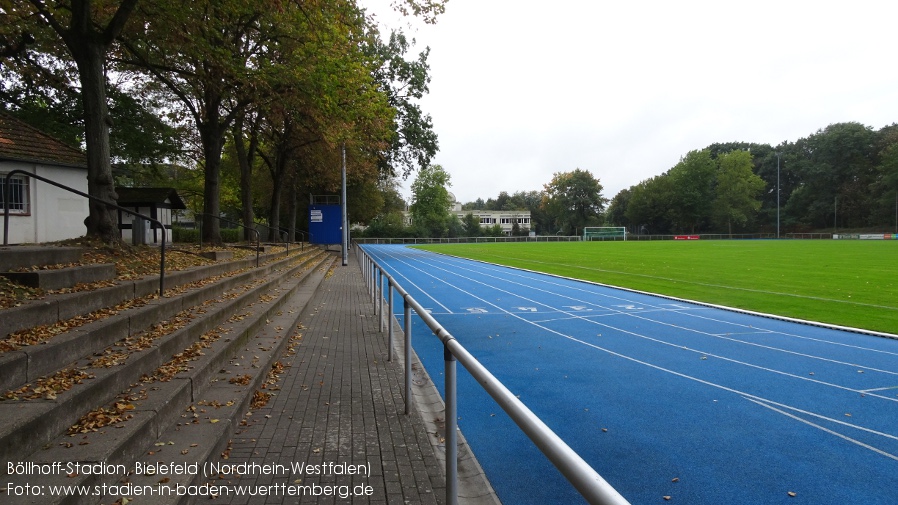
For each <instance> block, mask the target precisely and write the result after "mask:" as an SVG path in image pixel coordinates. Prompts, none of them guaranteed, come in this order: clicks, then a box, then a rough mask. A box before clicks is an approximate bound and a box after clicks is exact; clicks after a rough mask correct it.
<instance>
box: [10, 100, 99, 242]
mask: <svg viewBox="0 0 898 505" xmlns="http://www.w3.org/2000/svg"><path fill="white" fill-rule="evenodd" d="M13 170H24V171H25V172H28V173H31V174H34V175H37V176H41V177H45V178H47V179H50V180H52V181H53V182H56V183H59V184H62V185H65V186H68V187H71V188H73V189H76V190H78V191H81V192H82V193H87V157H86V156H85V154H84V153H83V152H81V151H80V150H78V149H75V148H73V147H69V146H68V145H66V144H64V143H62V142H60V141H59V140H56V139H54V138H52V137H50V136H48V135H46V134H44V133H42V132H40V131H39V130H37V129H35V128H32V127H31V126H29V125H28V124H26V123H23V122H22V121H19V120H18V119H15V118H13V117H12V116H8V115H6V114H2V113H0V218H3V217H4V216H3V201H2V200H3V194H4V193H3V189H4V188H3V186H4V185H5V182H4V181H5V178H6V175H7V174H8V173H9V172H12V171H13ZM9 186H10V187H9V190H10V198H9V209H10V210H9V232H8V233H9V235H8V240H9V243H10V244H23V243H41V242H54V241H58V240H65V239H69V238H76V237H80V236H83V235H84V234H85V232H86V231H87V229H86V227H85V225H84V220H85V218H87V215H88V212H89V210H88V200H87V198H84V197H82V196H79V195H76V194H74V193H71V192H68V191H66V190H63V189H60V188H57V187H55V186H52V185H50V184H47V183H45V182H42V181H39V180H37V179H34V178H33V177H28V176H26V175H22V174H16V175H13V176H12V177H11V178H10V181H9Z"/></svg>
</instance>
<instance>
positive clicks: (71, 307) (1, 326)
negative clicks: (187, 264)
mask: <svg viewBox="0 0 898 505" xmlns="http://www.w3.org/2000/svg"><path fill="white" fill-rule="evenodd" d="M281 256H286V255H285V253H283V252H279V253H274V254H269V255H266V256H263V257H262V258H261V259H262V260H264V261H269V262H270V261H272V260H273V259H274V258H277V257H281ZM255 262H256V260H255V258H246V259H242V260H237V261H230V262H224V263H216V264H213V265H206V266H200V267H194V268H189V269H186V270H179V271H174V272H166V273H165V287H166V289H167V290H170V289H173V288H177V287H179V286H183V285H186V284H190V283H192V282H195V281H198V280H201V279H205V278H209V277H214V276H217V275H222V274H225V273H227V272H232V271H235V270H241V269H245V268H250V267H254V266H255V264H256V263H255ZM158 290H159V277H158V276H155V277H154V276H151V277H145V278H143V279H139V280H135V281H123V282H119V283H117V284H116V285H115V286H110V287H104V288H98V289H93V290H90V291H82V292H75V293H65V294H57V295H50V296H47V297H45V298H43V299H40V300H34V301H30V302H26V303H23V304H22V305H20V306H18V307H12V308H8V309H3V310H2V311H0V338H4V337H6V336H8V335H9V334H10V333H14V332H17V331H20V330H24V329H27V328H33V327H35V326H40V325H44V324H53V323H55V322H57V321H64V320H67V319H70V318H72V317H75V316H80V315H84V314H89V313H91V312H94V311H96V310H99V309H103V308H106V307H111V306H114V305H116V304H118V303H121V302H124V301H126V300H130V299H134V298H140V297H142V296H147V295H151V294H153V293H156V292H158Z"/></svg>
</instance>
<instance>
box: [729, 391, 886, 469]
mask: <svg viewBox="0 0 898 505" xmlns="http://www.w3.org/2000/svg"><path fill="white" fill-rule="evenodd" d="M743 398H745V399H746V400H748V401H750V402H752V403H756V404H758V405H760V406H762V407H764V408H767V409H770V410H772V411H774V412H777V413H779V414H782V415H784V416H786V417H789V418H792V419H794V420H796V421H798V422H801V423H804V424H807V425H808V426H813V427H814V428H817V429H818V430H821V431H823V432H824V433H829V434H830V435H833V436H836V437H839V438H841V439H843V440H847V441H848V442H851V443H852V444H856V445H859V446H861V447H863V448H864V449H868V450H871V451H873V452H875V453H877V454H880V455H882V456H885V457H887V458H891V459H894V460H895V461H898V456H895V455H894V454H891V453H888V452H886V451H884V450H882V449H879V448H876V447H873V446H872V445H869V444H865V443H864V442H861V441H860V440H855V439H853V438H851V437H849V436H847V435H843V434H842V433H839V432H837V431H833V430H831V429H829V428H826V427H823V426H820V425H819V424H816V423H812V422H810V421H808V420H807V419H802V418H800V417H798V416H796V415H794V414H790V413H788V412H786V411H784V410H781V409H778V408H776V407H774V406H773V405H769V404H767V403H766V402H763V401H761V400H756V399H754V398H748V397H745V396H743Z"/></svg>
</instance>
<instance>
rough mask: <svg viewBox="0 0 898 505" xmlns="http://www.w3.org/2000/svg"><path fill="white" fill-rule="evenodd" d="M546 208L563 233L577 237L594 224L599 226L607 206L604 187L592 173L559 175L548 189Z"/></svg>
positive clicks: (579, 170) (559, 173) (546, 189)
mask: <svg viewBox="0 0 898 505" xmlns="http://www.w3.org/2000/svg"><path fill="white" fill-rule="evenodd" d="M544 188H545V196H544V198H543V208H544V209H545V210H546V212H547V213H548V214H549V215H550V216H551V217H552V218H553V219H554V222H555V225H556V226H557V227H558V229H559V230H561V231H562V232H563V233H567V234H577V233H578V232H579V230H580V229H582V228H583V227H584V226H588V225H590V224H598V223H599V219H600V216H601V213H602V211H603V210H604V209H605V204H606V203H607V202H608V201H607V200H606V199H605V198H604V197H603V196H602V184H601V183H599V180H598V179H596V178H595V177H593V175H592V174H591V173H590V172H589V171H588V170H581V169H579V168H578V169H576V170H574V171H573V172H556V173H555V174H554V175H553V177H552V181H551V182H549V183H548V184H546V185H545V186H544Z"/></svg>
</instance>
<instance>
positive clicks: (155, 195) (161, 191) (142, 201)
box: [115, 188, 187, 209]
mask: <svg viewBox="0 0 898 505" xmlns="http://www.w3.org/2000/svg"><path fill="white" fill-rule="evenodd" d="M115 192H116V193H118V204H119V205H121V206H122V207H149V206H151V205H156V206H160V204H164V205H162V207H165V208H169V209H186V208H187V206H186V205H184V200H181V196H180V195H178V191H177V190H175V188H115ZM166 200H168V203H166Z"/></svg>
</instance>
